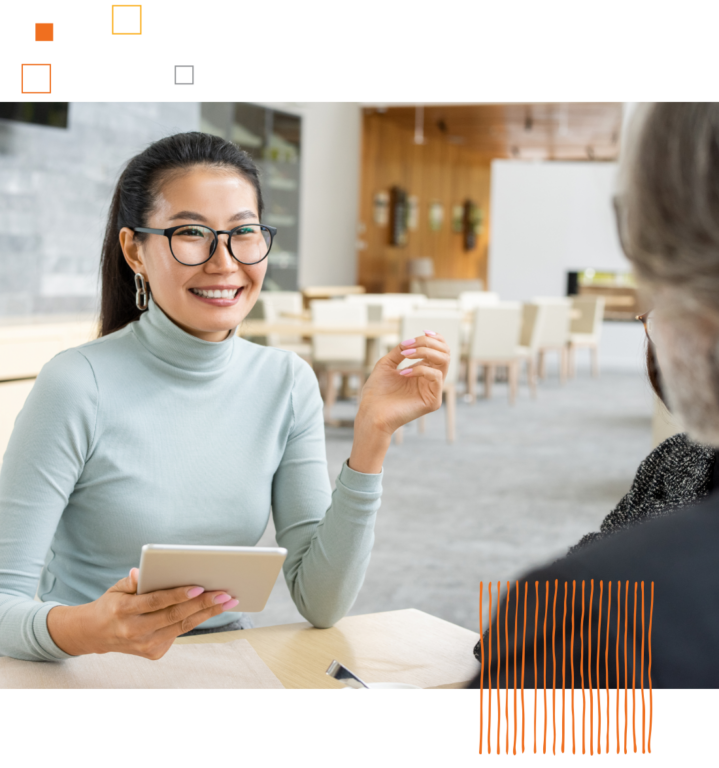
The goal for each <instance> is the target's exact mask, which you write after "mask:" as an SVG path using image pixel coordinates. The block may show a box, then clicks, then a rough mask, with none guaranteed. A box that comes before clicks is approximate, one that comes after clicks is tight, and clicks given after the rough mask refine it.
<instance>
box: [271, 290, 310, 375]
mask: <svg viewBox="0 0 719 768" xmlns="http://www.w3.org/2000/svg"><path fill="white" fill-rule="evenodd" d="M260 300H261V301H262V303H263V304H264V305H265V312H264V319H265V320H267V321H268V322H279V323H283V324H284V323H287V324H291V323H292V322H293V321H296V322H299V321H301V319H302V312H303V303H302V294H301V293H300V292H299V291H261V292H260ZM266 344H267V346H269V347H278V348H280V349H286V350H289V351H291V352H296V353H297V354H298V355H299V356H300V357H303V358H305V359H306V360H310V359H311V358H312V345H311V344H309V343H307V342H306V341H304V340H303V339H302V337H301V336H296V335H291V336H286V335H277V334H271V335H269V336H267V337H266Z"/></svg>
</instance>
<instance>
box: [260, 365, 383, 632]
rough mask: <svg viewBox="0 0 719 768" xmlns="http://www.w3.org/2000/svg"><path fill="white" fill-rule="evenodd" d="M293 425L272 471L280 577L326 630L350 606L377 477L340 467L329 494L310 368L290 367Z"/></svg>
mask: <svg viewBox="0 0 719 768" xmlns="http://www.w3.org/2000/svg"><path fill="white" fill-rule="evenodd" d="M294 365H295V372H294V386H293V393H292V402H293V410H294V422H293V426H292V428H291V430H290V435H289V438H288V441H287V446H286V448H285V452H284V455H283V457H282V460H281V462H280V466H279V467H278V469H277V472H276V473H275V477H274V481H273V488H272V508H273V515H274V521H275V527H276V530H277V543H278V544H279V545H280V546H282V547H285V548H286V549H287V552H288V554H287V559H286V560H285V564H284V573H285V578H286V580H287V585H288V587H289V589H290V593H291V594H292V599H293V600H294V602H295V605H296V606H297V609H298V610H299V612H300V613H301V614H302V615H303V616H304V617H305V618H306V619H307V620H308V621H309V622H311V623H312V624H313V625H314V626H316V627H330V626H332V625H333V624H334V623H335V622H336V621H338V620H339V619H341V618H342V617H343V616H344V615H345V614H346V613H347V612H348V611H349V609H350V608H351V607H352V604H353V603H354V601H355V599H356V597H357V595H358V593H359V590H360V588H361V586H362V582H363V581H364V576H365V572H366V570H367V566H368V564H369V558H370V552H371V550H372V545H373V543H374V524H375V518H376V515H377V510H378V509H379V505H380V496H381V494H382V475H381V474H378V475H367V474H362V473H360V472H355V471H353V470H352V469H350V468H349V466H348V465H347V463H346V462H345V464H344V465H343V467H342V471H341V472H340V475H339V477H338V478H337V483H336V487H335V490H334V492H331V491H330V483H329V477H328V475H327V456H326V452H325V436H324V435H325V433H324V418H323V413H322V398H321V397H320V393H319V387H318V385H317V379H316V378H315V375H314V373H313V372H312V369H311V368H310V367H309V366H308V365H307V364H306V363H304V362H303V361H301V360H300V359H299V358H297V359H296V361H295V362H294Z"/></svg>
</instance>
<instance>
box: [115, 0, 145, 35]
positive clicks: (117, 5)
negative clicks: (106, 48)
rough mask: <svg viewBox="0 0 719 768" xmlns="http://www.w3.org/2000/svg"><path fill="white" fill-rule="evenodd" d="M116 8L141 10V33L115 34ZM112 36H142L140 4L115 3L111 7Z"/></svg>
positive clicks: (140, 13)
mask: <svg viewBox="0 0 719 768" xmlns="http://www.w3.org/2000/svg"><path fill="white" fill-rule="evenodd" d="M115 8H139V9H140V11H139V16H140V31H139V32H115ZM110 34H111V35H141V34H142V5H139V4H138V3H115V4H114V5H113V4H111V5H110Z"/></svg>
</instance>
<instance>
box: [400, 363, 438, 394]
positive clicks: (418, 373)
mask: <svg viewBox="0 0 719 768" xmlns="http://www.w3.org/2000/svg"><path fill="white" fill-rule="evenodd" d="M399 374H400V376H404V377H405V378H407V379H426V380H427V381H428V382H429V383H431V384H435V385H436V386H437V391H438V392H441V391H442V371H440V370H439V368H432V367H431V366H429V365H423V364H422V363H415V364H414V365H410V366H409V367H407V368H403V369H402V370H401V371H400V372H399Z"/></svg>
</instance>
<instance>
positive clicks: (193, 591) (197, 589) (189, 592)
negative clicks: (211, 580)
mask: <svg viewBox="0 0 719 768" xmlns="http://www.w3.org/2000/svg"><path fill="white" fill-rule="evenodd" d="M204 591H205V590H204V589H203V588H202V587H193V588H192V589H188V590H187V596H188V597H197V596H198V595H201V594H202V593H203V592H204Z"/></svg>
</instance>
